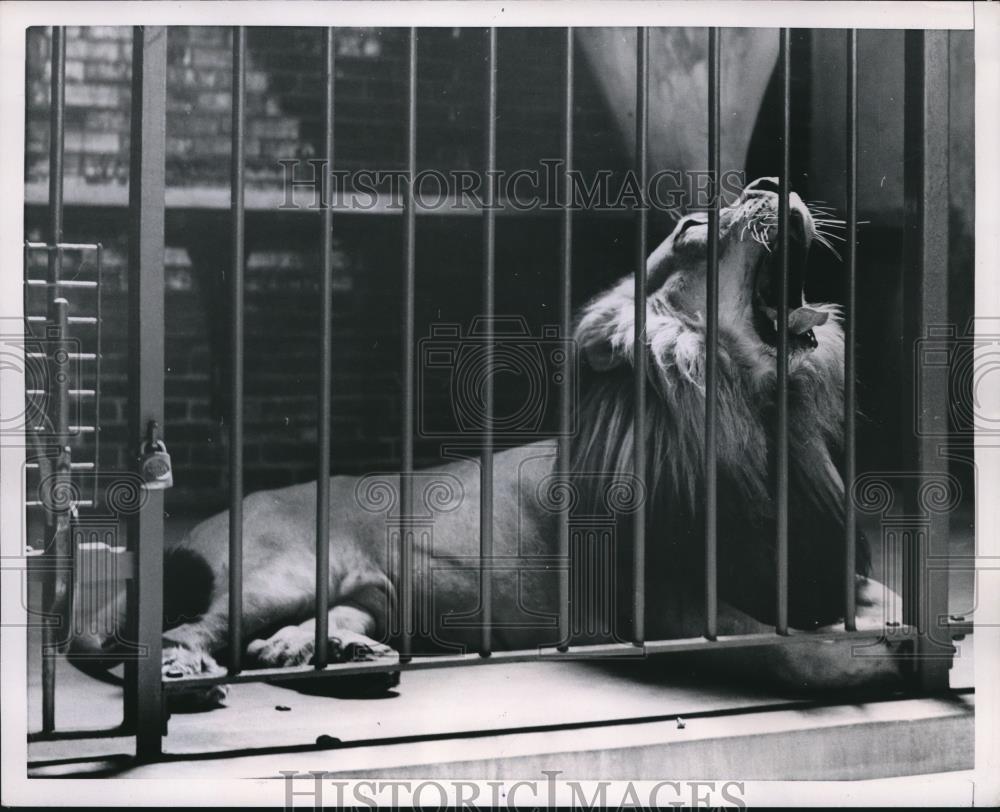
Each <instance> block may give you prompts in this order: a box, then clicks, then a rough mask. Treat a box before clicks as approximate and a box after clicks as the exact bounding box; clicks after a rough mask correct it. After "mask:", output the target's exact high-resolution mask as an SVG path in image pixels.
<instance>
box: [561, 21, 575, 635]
mask: <svg viewBox="0 0 1000 812" xmlns="http://www.w3.org/2000/svg"><path fill="white" fill-rule="evenodd" d="M565 47H566V53H565V62H564V63H563V162H564V167H563V195H564V200H563V209H562V232H561V240H562V242H561V252H562V253H561V257H560V259H561V263H560V270H561V273H560V275H559V319H560V329H561V333H562V337H563V339H564V340H566V341H569V339H570V336H571V334H572V333H571V331H572V318H573V201H572V200H571V199H570V195H571V194H572V190H573V187H572V180H571V177H572V173H573V82H574V74H575V65H574V56H575V54H574V52H573V29H572V28H567V29H566V32H565ZM567 346H568V345H567ZM572 374H573V358H572V357H571V354H570V353H569V352H567V353H566V355H565V358H564V360H563V364H562V376H563V380H562V389H561V390H560V392H559V452H558V458H557V459H558V465H559V471H558V476H559V481H560V483H562V486H563V487H568V485H569V470H570V453H571V452H570V430H571V428H572V412H573V402H572V399H571V395H572V392H573V385H572ZM569 511H570V501H569V500H567V502H566V505H565V506H564V507H563V509H562V510H560V511H559V557H560V559H561V560H562V561H563V568H562V569H560V572H559V640H560V643H561V644H562V645H563V646H568V645H569V642H570V637H571V631H570V594H569V587H570V570H569V568H570V562H571V552H570V539H569V532H570V530H569V521H570V512H569Z"/></svg>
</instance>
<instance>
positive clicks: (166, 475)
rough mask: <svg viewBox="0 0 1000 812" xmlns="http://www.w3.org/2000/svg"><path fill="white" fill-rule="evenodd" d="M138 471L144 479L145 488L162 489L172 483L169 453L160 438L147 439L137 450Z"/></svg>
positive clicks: (150, 489) (170, 485)
mask: <svg viewBox="0 0 1000 812" xmlns="http://www.w3.org/2000/svg"><path fill="white" fill-rule="evenodd" d="M139 453H140V459H139V471H140V472H141V474H142V478H143V479H144V480H145V484H146V490H149V491H163V490H166V489H167V488H172V487H173V485H174V472H173V469H172V468H171V467H170V455H169V454H168V453H167V447H166V446H165V445H164V444H163V441H162V440H155V441H153V442H150V441H149V440H147V441H146V442H144V443H143V444H142V448H141V449H140V450H139Z"/></svg>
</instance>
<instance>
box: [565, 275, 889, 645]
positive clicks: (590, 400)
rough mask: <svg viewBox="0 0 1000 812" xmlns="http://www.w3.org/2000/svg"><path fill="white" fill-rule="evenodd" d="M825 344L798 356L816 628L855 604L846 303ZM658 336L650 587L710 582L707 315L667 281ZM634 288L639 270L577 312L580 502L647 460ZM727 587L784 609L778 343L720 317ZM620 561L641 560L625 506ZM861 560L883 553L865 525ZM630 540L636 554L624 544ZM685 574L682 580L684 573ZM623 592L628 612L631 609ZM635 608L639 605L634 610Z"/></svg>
mask: <svg viewBox="0 0 1000 812" xmlns="http://www.w3.org/2000/svg"><path fill="white" fill-rule="evenodd" d="M812 307H815V308H820V309H823V310H825V311H826V312H828V313H829V314H830V318H829V319H828V320H827V322H826V324H824V325H822V326H821V327H818V328H816V337H817V339H818V342H819V344H818V347H817V348H816V349H815V350H813V351H812V352H806V353H800V354H797V355H796V356H794V357H793V358H792V359H791V363H790V365H789V380H788V383H789V399H788V424H789V438H788V444H789V454H788V459H789V621H790V623H791V624H792V625H793V626H794V627H797V628H813V627H815V626H817V625H820V624H826V623H832V622H836V621H837V620H838V619H841V618H842V617H843V596H844V573H845V550H844V537H845V532H844V505H843V500H844V496H843V482H842V479H841V477H840V474H839V472H838V468H837V464H838V461H839V458H840V456H841V454H842V447H843V413H844V412H843V410H844V402H843V382H844V368H843V348H844V340H843V331H842V328H841V326H840V323H839V321H840V317H839V311H838V309H837V307H836V306H834V305H812ZM646 327H647V329H646V341H645V348H646V352H647V353H648V356H647V359H648V360H647V365H646V367H647V371H648V376H647V392H646V421H645V429H646V436H645V437H644V442H645V443H646V459H647V463H648V469H647V475H646V477H644V478H641V479H642V480H643V481H644V482H645V483H646V505H647V507H646V524H647V534H646V538H647V542H646V545H647V551H648V554H649V558H648V560H647V568H646V572H647V576H646V577H647V592H648V591H649V590H650V589H655V590H662V589H664V583H665V582H666V585H667V586H666V588H668V589H669V588H678V589H684V590H686V591H687V592H688V594H690V593H691V591H692V589H693V591H694V592H695V594H697V593H698V590H699V589H702V587H701V586H700V585H701V584H702V582H703V578H702V577H700V576H701V575H703V573H704V563H703V562H704V526H705V524H704V522H705V516H704V481H705V480H704V469H705V465H704V459H705V455H704V450H705V446H704V443H705V431H704V421H705V386H704V359H705V347H704V344H705V342H704V336H705V330H704V322H703V320H702V319H701V317H700V316H695V317H692V316H689V315H687V314H685V313H682V312H678V311H676V310H675V309H674V308H673V307H672V306H671V304H670V302H669V300H668V298H667V297H666V295H664V294H662V293H660V292H659V291H657V292H654V293H652V294H651V295H650V296H649V298H648V300H647V325H646ZM633 328H634V298H633V284H632V280H631V279H626V280H624V281H623V282H622V283H620V284H619V285H618V286H617V287H615V288H613V289H612V290H611V291H609V292H607V293H605V294H604V295H602V296H599V297H598V298H597V299H595V300H594V301H592V302H591V303H590V304H589V305H588V306H587V307H586V308H585V309H584V310H583V313H582V316H581V318H580V319H579V321H578V324H577V328H576V332H575V338H576V342H577V347H578V348H579V349H580V350H581V351H582V354H583V357H584V361H583V363H582V364H581V378H582V380H581V386H580V391H581V392H582V396H581V400H580V404H579V409H578V410H577V431H576V434H575V437H574V440H573V442H572V445H571V448H572V453H571V460H570V464H569V471H570V477H571V481H572V482H573V485H574V488H575V490H576V494H577V505H576V508H575V509H576V510H577V511H578V512H580V513H583V514H586V513H587V512H588V511H590V512H593V511H595V510H596V509H597V508H596V507H595V506H596V505H598V504H599V503H601V502H602V501H603V500H604V498H605V497H604V493H602V490H603V489H606V488H607V487H608V482H609V481H613V480H614V478H615V477H621V476H631V475H634V474H635V471H634V465H633V442H634V436H633V434H634V432H633V428H634V422H633V421H634V403H635V395H634V392H635V388H634V387H635V383H634V380H633V365H632V360H633V335H634V329H633ZM717 380H718V418H719V419H718V435H717V437H718V457H717V459H718V504H719V514H718V545H719V556H718V560H719V571H718V572H719V589H720V597H721V598H722V599H723V600H726V601H728V602H729V603H731V604H732V605H734V606H736V607H738V608H740V609H743V610H744V611H746V612H748V613H749V614H751V615H753V616H755V617H757V618H758V619H759V620H761V621H763V622H766V623H773V622H774V617H775V606H776V598H775V583H776V574H775V570H776V568H775V526H776V517H775V501H774V491H775V488H774V477H775V453H774V452H775V437H776V405H775V404H776V395H777V386H776V372H775V355H774V351H773V350H769V349H768V348H766V347H765V346H764V345H763V344H761V343H760V342H759V341H756V340H755V339H752V338H751V337H749V336H747V335H746V334H744V333H741V332H739V331H737V330H734V329H731V327H727V325H724V324H721V323H720V328H719V364H718V377H717ZM617 521H618V528H619V532H618V533H617V538H618V539H620V540H622V543H620V544H619V547H620V549H619V556H618V561H619V563H618V566H619V567H620V568H626V569H627V568H629V567H630V561H631V556H630V554H629V550H628V549H627V548H628V547H629V546H630V544H631V524H630V523H631V516H630V514H627V513H622V514H620V515H618V517H617ZM856 550H857V552H856V560H857V565H858V570H859V572H862V573H864V574H866V573H867V571H868V569H869V565H870V555H869V550H868V545H867V543H866V541H865V539H864V537H863V535H862V534H861V533H857V534H856ZM623 553H624V554H623ZM672 585H673V586H672ZM628 613H629V610H628V607H627V605H625V603H623V606H622V609H621V614H623V615H628ZM627 622H630V619H629V620H628V621H627Z"/></svg>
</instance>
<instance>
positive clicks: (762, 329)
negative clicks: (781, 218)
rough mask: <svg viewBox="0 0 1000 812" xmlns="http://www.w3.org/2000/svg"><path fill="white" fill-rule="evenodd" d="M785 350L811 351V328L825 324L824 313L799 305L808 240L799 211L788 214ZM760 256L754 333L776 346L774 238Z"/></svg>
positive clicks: (777, 254)
mask: <svg viewBox="0 0 1000 812" xmlns="http://www.w3.org/2000/svg"><path fill="white" fill-rule="evenodd" d="M788 224H789V235H788V324H787V327H786V329H787V331H788V347H789V349H791V350H810V349H813V348H814V347H816V346H817V342H816V334H815V333H814V332H813V328H814V327H818V326H819V325H821V324H823V323H824V322H826V320H827V318H828V317H829V316H828V314H827V313H824V312H822V311H820V310H813V309H812V308H810V307H803V306H802V301H803V298H802V293H803V286H804V283H805V272H806V260H807V259H808V256H809V238H808V236H807V233H806V225H805V220H804V216H803V214H802V212H800V211H798V210H796V209H792V210H791V211H790V212H789V213H788ZM768 248H769V250H768V251H766V252H764V253H763V254H762V255H761V258H760V260H759V261H758V263H757V269H756V273H755V278H754V296H753V301H754V306H753V321H754V328H755V329H756V330H757V334H758V335H759V336H760V337H761V339H762V340H763V341H764V342H765V343H766V344H768V345H770V346H772V347H774V346H777V344H778V307H779V304H780V295H781V288H780V280H781V257H780V251H779V250H778V246H777V237H776V236H775V238H774V239H772V240H771V241H770V243H769V244H768Z"/></svg>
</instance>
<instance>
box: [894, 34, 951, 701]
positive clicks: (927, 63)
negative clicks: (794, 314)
mask: <svg viewBox="0 0 1000 812" xmlns="http://www.w3.org/2000/svg"><path fill="white" fill-rule="evenodd" d="M903 47H904V61H905V73H904V87H905V91H904V104H903V110H904V113H903V115H904V134H903V167H904V170H903V198H904V220H903V230H904V239H903V250H904V253H903V267H904V268H905V269H906V275H905V276H904V278H903V313H904V347H907V348H912V350H911V352H913V356H912V359H911V360H910V364H912V366H910V365H907V366H908V367H909V369H907V372H908V373H912V375H913V376H914V378H913V380H910V381H908V382H907V383H908V384H909V385H904V386H903V387H902V390H903V392H904V401H903V404H902V407H903V409H904V410H905V411H904V413H903V415H902V416H903V420H902V421H901V422H902V425H903V426H909V427H910V428H911V431H910V432H908V440H907V442H906V444H905V447H904V454H905V462H906V466H907V467H906V470H908V471H912V472H914V473H915V474H916V476H914V477H911V480H912V481H911V483H910V485H909V487H907V488H906V492H905V494H904V498H905V501H906V505H907V513H910V514H911V515H922V516H923V517H924V518H923V526H922V527H917V528H914V531H913V532H912V533H911V535H910V537H909V539H908V540H907V544H906V546H905V547H904V550H903V571H904V578H903V590H902V592H903V595H902V597H903V622H904V623H907V624H911V625H913V626H915V627H916V628H917V630H918V635H917V639H916V649H915V652H914V655H915V656H914V664H915V668H914V670H913V677H914V684H915V687H916V688H917V689H919V690H921V691H925V692H937V691H944V690H947V688H948V669H949V667H950V664H951V657H952V653H953V651H954V649H953V647H952V644H951V639H950V633H949V630H948V578H947V571H946V569H945V566H944V565H945V563H946V562H947V560H948V552H949V550H948V515H947V513H946V512H944V511H943V510H942V509H940V508H939V507H937V506H936V505H935V504H934V500H933V499H932V498H928V496H927V493H926V492H925V490H924V489H929V488H934V487H936V486H937V487H940V486H941V484H942V483H944V482H945V481H946V478H947V475H948V459H947V456H946V455H945V454H943V453H942V448H943V446H944V445H945V441H946V439H947V436H948V414H949V392H948V383H947V380H946V379H945V378H943V377H941V376H936V375H920V374H919V369H918V366H917V365H918V364H920V363H921V360H922V357H921V356H922V353H921V343H920V342H921V339H924V338H926V337H927V335H928V332H927V331H928V329H929V328H932V327H934V326H938V325H943V324H947V322H948V206H947V205H944V203H943V201H948V200H949V199H950V198H949V179H948V126H947V125H948V63H949V55H948V32H947V31H923V30H913V31H906V32H905V34H904V46H903ZM911 398H912V399H911ZM945 487H946V486H945ZM935 562H936V564H935Z"/></svg>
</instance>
